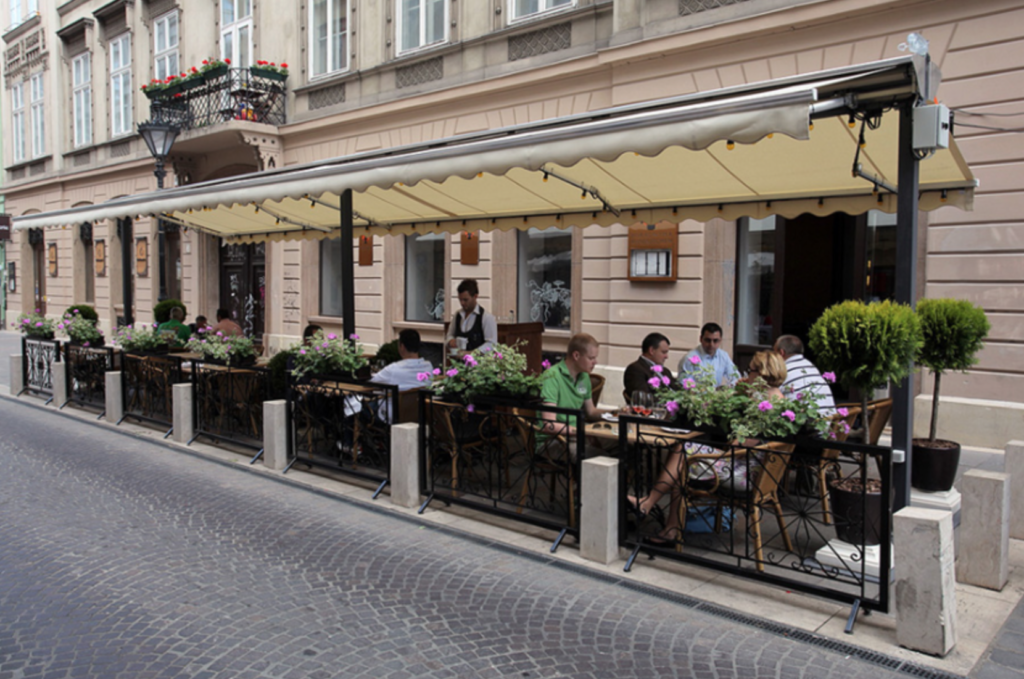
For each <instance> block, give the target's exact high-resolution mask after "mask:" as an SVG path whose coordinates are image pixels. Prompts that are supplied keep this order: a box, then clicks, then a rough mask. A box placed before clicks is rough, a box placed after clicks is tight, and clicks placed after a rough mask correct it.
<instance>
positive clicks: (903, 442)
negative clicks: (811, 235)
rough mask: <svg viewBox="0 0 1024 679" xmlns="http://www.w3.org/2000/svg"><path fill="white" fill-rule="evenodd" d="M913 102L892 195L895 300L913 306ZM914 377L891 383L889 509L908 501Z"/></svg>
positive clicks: (905, 118) (905, 110)
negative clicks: (898, 454)
mask: <svg viewBox="0 0 1024 679" xmlns="http://www.w3.org/2000/svg"><path fill="white" fill-rule="evenodd" d="M914 104H915V102H914V101H913V100H908V101H906V102H903V103H902V104H901V105H900V141H899V193H898V194H897V196H896V301H897V302H900V303H903V304H909V305H910V306H915V302H916V298H915V290H914V288H915V283H916V279H917V200H918V198H917V194H918V179H919V175H918V170H919V167H918V162H919V161H918V159H917V156H916V155H915V154H914V148H913V135H914ZM913 386H914V380H913V378H912V377H908V378H907V379H905V380H904V381H903V383H902V384H898V385H895V387H894V389H893V394H892V447H893V450H902V451H904V460H905V462H904V463H903V464H894V465H893V479H892V481H893V490H894V493H895V497H894V499H893V500H894V501H893V511H899V510H900V509H903V508H904V507H906V506H907V505H908V504H910V466H911V464H913V462H912V460H911V459H910V455H911V438H912V436H913V425H914V393H913V392H914V390H913Z"/></svg>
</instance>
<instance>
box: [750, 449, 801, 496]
mask: <svg viewBox="0 0 1024 679" xmlns="http://www.w3.org/2000/svg"><path fill="white" fill-rule="evenodd" d="M795 448H796V446H795V445H794V444H792V443H780V442H778V441H772V442H770V443H768V444H766V445H764V446H759V447H758V450H759V457H760V460H761V461H760V462H759V463H758V467H759V468H760V469H759V470H758V472H757V478H756V479H755V480H754V485H753V488H752V490H753V501H754V503H755V504H756V503H759V502H761V501H762V500H764V499H765V498H768V497H772V496H774V495H775V491H776V490H777V489H778V487H779V483H780V482H781V481H782V478H783V477H784V476H785V474H786V467H787V465H788V464H789V458H790V456H791V455H792V453H793V450H794V449H795ZM751 452H753V451H751Z"/></svg>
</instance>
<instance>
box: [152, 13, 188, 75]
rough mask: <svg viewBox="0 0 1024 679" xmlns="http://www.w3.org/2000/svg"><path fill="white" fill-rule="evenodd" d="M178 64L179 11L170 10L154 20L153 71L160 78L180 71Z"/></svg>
mask: <svg viewBox="0 0 1024 679" xmlns="http://www.w3.org/2000/svg"><path fill="white" fill-rule="evenodd" d="M180 72H181V71H180V70H179V64H178V12H177V11H174V12H168V13H167V14H164V15H162V16H159V17H157V19H156V21H154V22H153V73H154V74H155V76H156V77H157V78H158V79H159V80H164V79H165V78H167V76H169V75H173V74H175V73H180Z"/></svg>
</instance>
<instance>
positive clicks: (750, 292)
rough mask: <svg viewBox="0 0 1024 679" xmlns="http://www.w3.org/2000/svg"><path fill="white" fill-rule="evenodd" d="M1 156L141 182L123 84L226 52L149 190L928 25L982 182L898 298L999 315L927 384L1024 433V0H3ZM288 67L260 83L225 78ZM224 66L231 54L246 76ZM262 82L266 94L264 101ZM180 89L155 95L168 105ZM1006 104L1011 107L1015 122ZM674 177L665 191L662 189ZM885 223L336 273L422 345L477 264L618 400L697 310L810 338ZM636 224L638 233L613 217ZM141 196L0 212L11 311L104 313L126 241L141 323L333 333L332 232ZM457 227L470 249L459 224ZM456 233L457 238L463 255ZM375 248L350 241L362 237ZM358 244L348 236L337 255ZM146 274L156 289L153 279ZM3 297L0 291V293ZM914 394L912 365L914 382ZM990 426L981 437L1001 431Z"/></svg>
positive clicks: (588, 244)
mask: <svg viewBox="0 0 1024 679" xmlns="http://www.w3.org/2000/svg"><path fill="white" fill-rule="evenodd" d="M0 6H2V10H3V15H2V16H4V17H5V18H7V19H8V20H9V21H10V25H9V27H8V28H7V30H6V32H5V33H4V35H3V38H4V43H5V60H4V65H5V71H4V83H5V87H4V103H3V111H4V120H3V129H4V130H5V142H6V143H5V144H4V172H5V189H6V200H7V210H8V212H9V213H11V214H12V215H14V216H22V215H29V214H34V213H37V212H46V211H49V210H54V209H59V208H66V207H73V206H78V205H88V204H97V203H100V202H102V201H105V200H109V199H111V198H116V197H119V196H126V195H131V194H136V193H141V192H146V191H151V190H154V189H155V188H156V180H155V178H154V175H153V168H154V164H153V159H152V157H151V156H150V154H149V152H148V151H147V149H146V145H145V144H144V143H143V141H142V139H141V138H140V137H139V136H138V134H137V133H136V131H135V126H136V125H137V124H138V123H140V122H143V121H145V120H147V119H150V118H151V117H153V115H154V112H155V109H154V105H153V104H152V103H151V102H150V101H149V99H148V98H147V95H146V94H145V93H143V92H141V91H140V89H139V88H140V87H141V86H142V85H143V84H146V83H149V82H150V80H151V79H153V78H155V77H162V76H163V75H165V74H167V73H176V72H184V73H189V72H191V71H190V69H191V67H192V66H196V67H197V68H201V67H202V63H203V61H204V60H206V61H212V60H215V59H221V58H223V59H230V60H231V67H232V68H233V69H235V71H233V72H232V75H230V76H225V77H227V78H229V80H225V81H224V82H228V83H230V84H228V85H227V86H226V87H224V88H222V89H216V88H211V90H210V94H208V95H205V96H207V98H208V101H207V102H206V104H204V106H205V108H204V109H203V110H202V111H199V110H197V109H192V108H190V109H189V110H188V117H187V118H182V119H180V120H181V121H182V122H183V124H184V127H185V128H186V129H185V130H184V131H183V132H182V133H181V135H180V136H179V137H178V139H177V141H176V143H175V145H174V147H173V149H172V152H171V157H170V159H169V161H168V162H169V165H171V166H173V172H172V173H170V175H169V177H168V184H169V185H171V184H174V183H176V184H187V183H195V182H200V181H205V180H209V179H216V178H222V177H228V176H234V175H239V174H244V173H248V172H258V171H260V170H263V169H267V168H271V167H283V166H290V165H296V164H302V163H310V162H316V161H318V160H322V159H326V158H332V157H337V156H346V155H350V154H355V153H361V152H368V151H375V150H381V149H387V148H392V147H397V146H401V145H405V144H410V143H417V142H425V141H430V140H440V139H444V138H448V137H452V136H455V135H460V134H465V133H475V132H480V131H484V130H493V129H498V128H501V127H504V126H508V125H512V124H519V123H525V122H532V121H539V120H545V119H551V118H557V117H561V116H566V115H570V114H574V113H583V112H588V111H595V110H599V109H604V108H608V107H613V106H620V105H626V104H632V103H637V102H645V101H650V100H654V99H658V98H662V97H667V96H674V95H684V94H688V93H693V92H702V91H711V90H716V89H720V88H726V87H731V86H736V85H743V84H746V83H752V82H758V81H765V80H770V79H777V78H784V77H787V76H792V75H797V74H805V73H810V72H815V71H820V70H825V69H830V68H837V67H842V66H846V65H852V64H860V63H864V62H869V61H874V60H880V59H885V58H890V57H896V56H900V55H902V54H904V52H903V51H902V50H903V48H904V47H905V43H906V42H907V36H908V34H909V33H911V32H917V33H919V34H921V35H923V36H924V37H925V38H926V39H927V40H928V41H929V43H930V54H931V58H932V59H933V60H934V62H935V63H936V64H937V65H938V66H939V67H940V69H941V70H942V73H943V83H942V86H941V87H940V89H939V96H940V99H941V100H942V102H943V103H946V104H947V105H948V106H949V107H950V108H951V109H953V110H954V112H955V115H956V119H955V120H956V124H957V126H956V138H957V140H958V143H959V146H960V149H961V150H962V152H963V154H964V156H965V158H966V160H967V162H968V163H969V164H970V166H971V169H972V171H973V172H974V174H975V176H976V177H978V178H979V180H980V186H979V188H978V190H977V192H976V198H975V202H974V209H973V211H962V210H960V209H957V208H953V207H943V208H940V209H938V210H936V211H933V212H930V213H921V217H920V248H919V249H920V255H919V258H918V281H919V283H918V294H919V295H920V296H927V297H943V296H954V297H962V298H966V299H969V300H971V301H973V302H975V303H977V304H979V305H981V306H982V307H983V308H984V309H985V310H986V311H987V312H988V314H989V318H990V320H991V322H992V333H991V335H990V337H989V340H988V342H987V345H986V348H985V349H984V351H983V352H982V354H981V356H980V362H979V364H978V365H977V366H976V368H975V369H974V370H972V371H970V372H969V373H967V374H966V375H954V376H950V377H948V378H947V379H946V380H944V383H943V384H944V391H943V395H944V396H951V397H960V398H962V399H968V400H969V401H965V403H967V404H968V405H967V406H965V407H972V408H976V409H978V410H977V412H982V411H983V412H986V413H994V415H992V417H993V423H994V424H993V425H992V426H993V427H995V428H997V429H999V431H1000V432H1013V431H1014V430H1015V428H1018V435H1017V436H1016V437H1017V438H1019V437H1020V436H1019V434H1020V433H1022V432H1024V429H1021V427H1024V396H1022V394H1024V301H1022V300H1024V296H1022V295H1024V293H1022V289H1024V288H1022V286H1021V281H1022V278H1024V276H1022V275H1021V273H1020V270H1021V267H1020V264H1019V262H1020V254H1021V252H1020V251H1021V247H1022V243H1024V221H1022V220H1024V218H1022V217H1021V214H1020V213H1021V211H1020V209H1019V206H1020V205H1021V197H1022V193H1024V137H1022V135H1021V134H1020V133H1019V132H1017V131H1015V130H1019V129H1020V128H1021V124H1020V123H1021V122H1022V121H1024V94H1022V93H1024V87H1022V85H1024V41H1021V40H1020V38H1019V35H1018V33H1019V32H1018V31H1016V30H1015V26H1018V25H1020V24H1021V22H1022V21H1024V2H1021V1H1020V0H1016V1H1011V0H1005V1H1003V0H986V1H983V2H976V3H962V2H954V1H932V0H928V1H921V2H914V1H912V0H902V1H896V0H866V1H865V0H858V1H856V2H855V1H853V0H809V1H805V2H791V1H787V0H614V1H611V0H492V1H491V2H484V1H483V0H389V1H387V2H374V3H365V2H359V1H358V0H310V1H309V2H306V3H293V2H288V1H286V0H176V1H175V0H114V1H113V2H108V1H104V0H68V1H66V2H61V3H55V2H52V1H47V0H38V2H37V3H36V2H29V0H20V2H16V1H13V0H4V1H3V2H2V3H0ZM262 61H270V62H275V63H277V64H280V63H287V64H288V72H289V73H288V78H287V80H286V81H285V82H284V84H283V85H282V86H279V87H278V89H273V87H270V88H264V89H261V90H259V92H258V93H257V94H253V91H255V90H257V89H259V88H256V87H255V86H254V85H253V84H252V82H250V81H248V80H246V78H247V77H248V76H247V75H245V73H247V71H244V69H246V67H248V66H250V65H259V64H258V62H262ZM243 71H244V72H243ZM271 94H272V96H271ZM168 106H171V107H172V108H173V104H170V105H168ZM1015 116H1016V117H1015ZM682 190H683V191H685V187H683V188H682ZM893 219H894V218H893V217H891V216H888V215H885V214H882V213H874V212H872V213H869V214H867V215H842V214H839V215H833V216H829V217H811V216H806V215H805V216H802V217H798V218H795V219H790V220H781V219H777V220H776V219H769V220H763V221H757V220H746V219H743V220H739V221H736V222H734V221H727V220H723V219H715V220H711V221H708V222H695V221H683V222H681V223H679V224H675V225H673V226H672V228H673V229H674V231H675V240H676V242H675V246H676V260H675V264H676V266H675V275H674V280H671V281H667V282H666V281H659V282H646V281H637V280H630V275H629V274H630V264H631V263H630V255H629V249H628V246H629V238H630V228H631V227H629V226H626V225H617V226H612V227H598V226H593V227H590V228H586V229H570V230H566V231H559V230H553V229H548V230H545V231H536V230H531V231H516V230H510V231H493V232H483V233H473V234H466V235H462V236H460V235H458V234H455V235H453V234H423V235H420V236H394V237H384V238H380V237H377V238H373V239H371V242H369V243H366V244H361V245H355V247H357V248H359V247H362V248H363V250H362V254H363V258H362V263H361V264H357V266H356V267H355V272H356V278H357V280H356V298H355V309H354V310H352V313H354V315H355V321H356V327H357V329H358V332H359V334H360V335H361V337H362V339H363V341H364V342H366V343H367V344H369V345H376V344H380V343H382V342H386V341H388V340H389V339H391V338H393V337H394V336H396V334H397V332H398V331H399V330H401V329H403V328H406V327H412V328H416V329H418V330H419V331H420V332H421V334H422V335H423V336H424V339H426V340H428V341H440V340H441V338H442V334H443V325H442V321H443V320H446V319H447V318H448V317H449V316H450V315H451V313H452V310H453V309H455V308H457V301H456V299H455V295H456V292H455V288H456V286H457V285H458V283H459V281H460V280H461V279H463V278H469V277H472V278H476V279H477V280H478V281H479V282H480V285H481V303H482V304H483V306H484V307H485V308H487V309H488V310H490V311H493V312H494V313H495V314H496V315H497V316H499V318H505V319H508V320H511V319H516V320H519V321H537V320H539V321H542V322H544V323H545V325H546V329H545V333H544V338H545V339H544V349H545V350H546V351H551V352H557V351H559V350H562V349H564V347H565V344H566V342H567V341H568V338H569V337H570V336H571V334H572V333H574V332H580V331H583V332H589V333H591V334H593V335H594V336H595V337H597V338H598V339H599V340H600V341H601V343H602V354H601V361H600V363H601V367H599V369H598V370H599V371H600V372H602V373H604V374H607V375H608V376H609V385H610V386H609V387H608V389H607V390H606V396H605V397H604V400H606V401H608V402H614V401H615V400H616V399H617V398H618V396H619V391H620V388H619V387H618V386H617V385H620V384H621V382H620V381H619V379H618V376H619V375H620V374H621V369H622V368H623V367H624V366H625V365H626V364H628V363H629V362H631V361H633V360H634V359H635V358H636V356H637V354H638V353H639V345H640V342H641V340H642V338H643V337H644V336H645V335H646V334H647V333H648V332H651V331H658V332H662V333H664V334H665V335H667V336H668V337H669V338H670V339H671V342H672V347H673V352H672V356H671V357H670V362H671V363H672V364H673V365H674V363H675V362H676V361H678V360H679V358H681V357H682V355H683V354H684V353H685V351H687V350H689V349H690V348H692V347H693V346H694V345H695V344H696V343H697V339H698V333H699V329H700V326H701V325H702V323H704V322H705V321H708V320H713V321H717V322H719V323H721V324H722V326H723V327H724V329H725V342H724V344H725V346H726V347H727V348H728V349H729V350H730V352H731V353H736V354H738V355H741V356H742V355H747V354H749V353H750V352H751V351H752V350H753V349H754V347H756V346H759V345H763V344H766V343H770V342H771V340H772V339H773V338H774V337H775V336H777V335H778V334H780V333H782V332H796V333H797V334H804V335H805V333H806V328H807V327H808V325H809V323H810V322H811V321H813V319H814V317H816V315H817V314H819V313H820V311H821V310H822V309H823V308H824V307H825V306H827V305H828V304H830V303H832V302H834V301H837V300H838V299H842V298H845V297H868V298H871V297H885V296H888V295H890V294H891V287H892V280H893V276H894V270H893V267H894V265H895V261H894V250H893V233H894V231H895V229H894V228H893V224H894V222H893ZM633 228H636V227H633ZM160 230H161V227H160V226H159V225H158V223H157V222H156V220H155V219H151V218H150V217H148V216H145V215H141V216H140V218H139V219H137V220H135V221H134V233H133V234H132V239H131V241H130V242H129V243H128V244H127V246H125V245H124V244H122V242H121V236H120V235H119V233H118V229H117V225H116V224H113V223H97V224H89V225H79V226H77V227H74V226H68V227H65V228H63V229H44V230H41V231H34V232H32V233H28V232H20V231H16V232H15V234H14V240H13V242H12V243H11V244H10V247H9V248H8V262H9V269H8V273H11V272H12V269H11V268H10V264H13V273H14V280H15V285H14V289H13V290H11V291H10V292H9V296H8V318H9V319H13V318H15V317H16V316H17V314H18V313H20V312H21V311H22V310H25V309H31V308H36V307H40V308H41V307H42V306H45V309H46V312H47V313H48V314H49V315H59V314H60V313H62V312H63V310H64V309H65V308H67V307H69V306H72V305H74V304H84V303H89V304H93V305H95V306H96V307H97V309H98V311H99V312H100V316H101V319H102V324H103V326H104V327H105V328H106V329H108V330H109V329H110V328H111V327H112V326H113V325H114V324H115V323H116V320H117V318H118V317H123V316H124V312H125V310H124V309H123V306H122V300H123V298H124V296H123V290H122V263H121V262H122V257H121V250H122V247H128V248H130V257H129V260H130V261H131V263H132V269H133V271H132V281H133V283H132V284H133V288H134V300H135V308H134V313H133V317H134V318H135V320H136V321H139V322H146V321H149V320H151V318H152V313H151V310H152V307H153V305H154V304H155V303H156V302H157V301H158V299H160V298H161V297H162V296H172V297H180V298H181V299H182V300H183V301H184V302H185V303H186V305H187V307H188V310H189V317H190V319H191V318H192V317H194V316H195V315H197V314H200V313H204V314H206V315H207V316H212V315H213V313H214V311H215V309H216V308H218V307H229V308H231V309H232V311H233V312H234V313H236V314H237V315H238V316H239V318H240V320H242V321H243V322H244V324H246V325H247V329H249V330H250V331H251V332H253V333H254V334H257V335H260V336H262V337H263V341H264V344H265V345H266V346H267V347H268V351H274V350H276V349H277V348H280V347H282V346H287V345H288V344H290V343H291V342H293V341H295V340H297V339H298V337H299V336H300V334H301V332H302V328H303V327H304V326H305V324H307V323H311V322H313V323H318V324H320V325H322V326H324V327H326V328H331V329H340V327H341V315H342V314H344V313H345V312H346V311H347V310H345V309H342V308H340V306H339V304H340V299H339V298H338V295H337V285H336V280H337V276H338V271H337V266H336V261H337V259H338V257H337V254H336V253H337V248H338V247H340V244H339V243H337V241H315V240H310V241H288V242H271V243H266V244H265V245H260V246H233V247H231V248H225V247H222V246H221V244H220V243H219V242H218V241H217V240H216V239H214V238H212V237H210V236H205V235H202V234H200V233H196V232H195V231H189V230H186V229H173V228H164V231H165V233H164V235H163V240H164V247H163V252H164V257H163V260H162V261H161V259H160V252H161V248H160V247H159V242H160V240H161V235H160ZM474 237H475V238H476V239H477V242H475V243H474V242H473V238H474ZM464 248H466V249H467V250H466V252H464ZM368 254H369V256H370V259H366V257H367V256H368ZM359 260H360V257H359V256H357V262H358V261H359ZM161 270H162V271H163V283H162V284H161V282H160V280H161V273H160V272H161ZM9 290H10V288H9ZM919 381H920V383H921V387H922V389H923V391H924V392H926V393H927V391H928V389H929V388H930V380H922V379H920V378H919ZM999 435H1000V436H1002V433H1000V434H999Z"/></svg>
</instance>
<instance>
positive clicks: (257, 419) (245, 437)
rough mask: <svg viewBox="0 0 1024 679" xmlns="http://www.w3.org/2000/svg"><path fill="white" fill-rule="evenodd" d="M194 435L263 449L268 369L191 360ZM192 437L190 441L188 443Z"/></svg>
mask: <svg viewBox="0 0 1024 679" xmlns="http://www.w3.org/2000/svg"><path fill="white" fill-rule="evenodd" d="M192 384H194V385H195V394H194V397H193V398H194V400H193V403H194V408H195V410H194V412H193V417H194V420H193V421H194V422H195V436H193V437H192V441H194V440H195V439H197V438H199V437H200V436H207V437H209V438H212V439H215V440H219V441H226V442H229V443H234V444H236V445H240V446H245V447H247V448H253V449H255V450H262V449H263V402H264V401H266V400H268V399H269V398H270V392H271V386H270V371H268V370H266V369H265V368H256V367H252V368H238V367H228V366H223V365H217V364H214V363H209V362H194V363H193V364H192ZM192 441H189V443H190V444H191V443H192Z"/></svg>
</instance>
